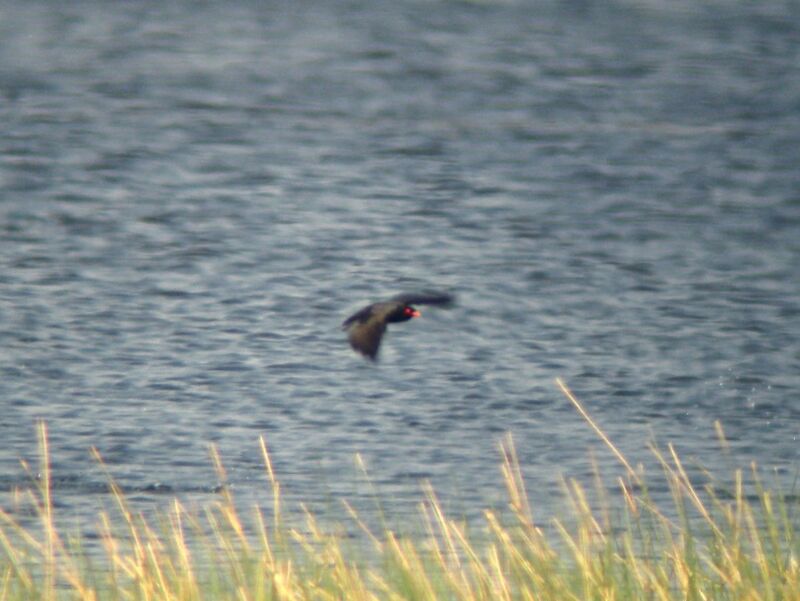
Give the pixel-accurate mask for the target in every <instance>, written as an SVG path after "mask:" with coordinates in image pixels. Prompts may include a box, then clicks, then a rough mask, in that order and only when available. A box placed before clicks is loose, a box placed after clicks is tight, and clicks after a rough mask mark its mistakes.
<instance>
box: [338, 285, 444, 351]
mask: <svg viewBox="0 0 800 601" xmlns="http://www.w3.org/2000/svg"><path fill="white" fill-rule="evenodd" d="M451 304H453V296H452V295H450V294H446V293H442V292H423V293H419V294H398V295H397V296H394V297H392V298H390V299H389V300H386V301H381V302H377V303H373V304H371V305H368V306H366V307H364V308H363V309H360V310H359V311H356V312H355V313H353V314H352V315H351V316H350V317H348V318H347V319H345V320H344V322H343V323H342V329H343V330H345V331H347V338H348V340H350V346H352V347H353V348H354V349H355V350H357V351H358V352H359V353H361V354H362V355H364V356H366V357H369V358H370V359H372V360H373V361H375V358H376V357H377V355H378V349H379V348H380V346H381V337H383V333H384V332H385V331H386V326H387V325H388V324H390V323H399V322H401V321H408V320H409V319H413V318H414V317H419V316H420V315H421V314H420V312H419V311H417V309H416V308H414V305H440V306H448V305H451Z"/></svg>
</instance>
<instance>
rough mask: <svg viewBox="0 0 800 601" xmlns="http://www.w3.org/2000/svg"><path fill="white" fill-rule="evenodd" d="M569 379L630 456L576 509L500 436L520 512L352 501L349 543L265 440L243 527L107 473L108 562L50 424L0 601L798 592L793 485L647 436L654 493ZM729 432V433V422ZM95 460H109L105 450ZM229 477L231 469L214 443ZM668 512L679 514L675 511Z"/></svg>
mask: <svg viewBox="0 0 800 601" xmlns="http://www.w3.org/2000/svg"><path fill="white" fill-rule="evenodd" d="M557 384H558V386H559V387H560V388H561V390H562V392H563V393H564V394H565V395H566V397H567V398H568V399H569V400H570V402H572V403H573V404H574V405H575V407H576V409H578V411H579V412H580V413H581V415H582V416H583V417H584V418H585V419H586V421H587V422H588V423H589V424H590V426H591V427H592V428H593V429H594V430H595V431H596V432H597V434H598V435H599V436H600V438H601V439H602V440H603V442H604V443H605V444H606V445H607V446H608V447H609V448H610V449H611V451H612V452H613V453H614V455H615V456H616V457H617V459H618V460H619V461H620V463H621V464H622V465H623V466H624V467H625V470H626V474H627V475H626V477H625V478H620V479H619V480H618V481H617V482H616V483H615V484H614V486H612V487H609V486H605V485H604V484H603V483H602V482H601V481H600V478H599V476H598V479H597V482H596V483H595V486H594V490H592V491H587V490H585V489H584V487H583V486H582V485H581V484H579V483H578V482H576V481H567V482H565V483H564V507H566V508H567V511H566V513H565V517H561V518H554V519H552V520H550V521H549V522H547V523H546V524H537V523H535V522H534V520H533V517H532V514H531V511H530V505H529V502H528V497H527V493H526V491H525V487H524V483H523V478H522V471H521V469H520V465H519V462H518V460H517V455H516V452H515V449H514V445H513V442H512V440H511V438H510V437H507V438H506V439H505V440H504V441H503V442H502V443H501V445H500V451H501V456H502V472H503V476H504V479H505V483H506V487H507V492H508V510H507V511H504V512H496V511H492V510H486V511H485V512H484V514H483V520H478V521H477V523H466V522H465V521H464V520H455V519H451V518H450V517H448V516H447V515H445V513H444V511H443V509H442V504H441V503H440V502H439V500H438V499H437V497H436V494H435V492H434V491H433V490H432V489H431V488H430V487H428V488H427V489H426V492H425V498H424V500H423V502H422V503H421V504H420V524H421V526H422V527H421V528H420V529H419V531H418V532H417V534H414V533H413V532H402V533H397V532H393V531H391V530H389V529H388V528H385V529H384V531H382V532H374V531H372V530H370V528H369V527H368V526H367V525H366V524H365V522H364V521H363V520H361V518H360V517H359V516H358V514H357V513H356V512H355V511H354V510H353V509H352V507H350V506H349V505H348V504H347V503H346V502H345V503H344V506H345V508H346V509H347V511H348V512H349V514H350V516H351V518H352V520H353V522H352V526H353V528H351V530H353V529H354V530H356V531H357V532H360V533H361V534H362V536H361V538H360V540H358V541H355V542H354V541H352V540H348V539H346V538H344V537H342V536H340V535H337V534H336V532H341V531H342V530H343V526H342V524H334V525H333V526H334V528H333V529H332V530H331V529H326V528H325V527H324V526H323V525H322V524H320V523H319V522H318V521H317V519H316V518H315V517H314V515H312V514H311V513H310V512H307V511H306V512H305V519H304V521H303V523H302V525H301V526H296V527H295V526H292V525H290V524H289V523H288V521H287V520H285V519H284V515H288V514H287V513H286V512H284V510H283V507H282V498H281V488H280V484H279V482H278V479H277V478H276V475H275V473H274V472H273V469H272V464H271V462H270V457H269V453H268V452H267V447H266V444H265V443H264V441H263V439H262V440H261V451H262V455H263V460H264V466H265V470H266V473H267V477H268V481H269V484H270V487H271V491H272V499H271V506H270V507H268V509H269V516H270V517H269V519H267V517H265V514H264V512H263V511H262V509H261V508H258V507H256V508H254V509H253V516H252V519H250V520H247V522H248V523H249V524H254V526H252V525H251V526H249V527H246V526H245V525H244V524H245V521H246V520H244V519H242V516H241V515H240V513H239V510H238V509H237V507H236V504H235V500H234V498H233V496H232V495H231V492H230V490H229V489H227V488H223V489H222V491H221V493H220V497H219V500H218V501H217V502H215V503H214V504H212V505H210V506H209V507H207V508H205V509H204V510H202V511H199V512H198V511H190V510H188V509H187V508H186V507H184V506H183V505H182V503H181V502H180V501H179V500H177V499H176V500H174V501H173V502H172V503H171V505H170V507H169V509H168V510H166V511H164V512H163V513H161V514H158V515H157V517H156V518H151V519H147V518H146V517H145V516H144V515H142V514H140V513H137V512H136V511H135V510H134V509H132V508H131V507H130V506H129V504H128V502H127V500H126V498H125V496H124V494H123V491H122V490H120V488H119V487H118V486H116V484H114V483H113V481H112V480H111V479H110V478H109V481H110V482H111V490H112V494H113V498H114V500H115V503H116V511H115V513H114V514H113V515H111V514H107V513H102V514H100V516H99V518H98V519H99V526H100V531H101V532H102V541H103V553H102V554H101V555H102V556H101V557H100V558H99V559H98V558H96V557H95V556H94V555H92V556H91V557H90V556H89V554H88V553H86V552H84V551H82V550H81V546H80V541H77V544H65V543H64V541H63V540H62V536H61V535H60V533H59V529H58V527H57V515H55V511H54V506H53V502H52V498H51V488H50V482H51V475H50V467H49V460H48V458H49V451H48V443H47V431H46V427H45V425H44V424H41V425H40V431H39V438H40V446H41V449H40V455H41V460H40V461H41V465H40V466H39V469H38V471H37V473H38V474H40V477H39V478H38V479H37V481H36V482H37V484H36V486H34V487H33V488H32V489H31V490H30V491H28V493H27V494H28V495H29V498H30V500H31V502H32V503H33V505H34V506H35V508H36V516H37V518H38V523H39V526H38V527H28V528H27V529H26V528H25V527H23V526H22V525H20V523H19V522H18V521H17V520H16V519H15V518H14V517H12V516H11V515H10V514H8V513H6V512H5V511H0V601H4V600H20V599H26V600H27V599H37V600H38V599H45V600H55V599H86V600H105V599H113V600H161V599H168V600H175V601H193V600H201V599H203V600H206V599H208V600H215V601H216V600H228V599H230V600H240V601H243V600H267V599H287V600H290V599H291V600H294V599H298V600H299V599H330V600H334V599H337V600H338V599H354V600H364V601H366V600H379V599H381V600H382V599H389V600H393V599H397V600H400V599H431V600H433V599H459V600H460V599H465V600H479V599H485V600H512V599H515V600H516V599H521V600H528V599H529V600H558V601H564V600H575V601H586V600H595V599H596V600H611V599H647V600H654V601H656V600H670V599H691V600H695V599H696V600H714V599H725V600H733V599H742V600H761V599H764V600H776V601H777V600H800V566H799V565H798V555H800V538H798V536H797V534H796V529H797V527H798V522H799V521H800V520H799V519H798V509H800V501H798V497H797V496H796V495H793V496H787V495H784V494H782V493H781V491H780V488H779V487H777V486H773V487H768V486H766V485H764V483H763V476H762V474H761V473H760V472H759V470H758V469H757V468H756V467H755V466H751V469H750V470H749V474H750V476H749V479H747V481H746V478H745V473H744V472H743V471H742V470H737V471H736V472H735V473H734V475H733V476H734V477H733V483H734V484H733V488H732V490H728V491H725V492H724V494H721V493H718V492H716V491H715V490H714V489H713V487H711V486H707V487H705V488H704V489H700V490H699V489H698V488H696V487H695V485H693V484H692V482H691V480H690V478H689V476H688V474H687V472H686V469H685V468H684V466H683V463H682V461H681V459H680V458H679V456H678V454H677V453H676V452H675V449H674V448H673V447H672V446H668V447H667V450H666V451H661V450H659V449H657V448H655V447H651V451H652V452H653V453H654V455H655V457H656V459H657V460H658V462H659V463H660V465H661V467H662V474H661V476H662V477H663V478H664V479H665V481H666V483H667V485H668V486H669V489H670V490H671V492H672V503H671V504H669V506H668V507H663V506H661V507H660V506H658V505H657V504H656V503H655V502H654V501H653V500H652V499H651V498H650V496H649V494H648V492H647V491H648V489H647V484H646V480H645V478H644V475H643V473H642V469H641V468H639V470H638V471H637V470H635V469H634V468H633V467H632V466H631V465H630V464H629V463H628V461H627V460H626V459H625V457H624V456H623V455H622V454H621V453H620V452H619V451H618V449H617V448H616V447H615V446H614V445H613V443H612V442H611V441H610V440H609V439H608V438H607V437H606V435H605V434H604V433H603V431H602V430H601V429H600V428H599V427H598V426H597V425H596V424H595V422H594V420H592V418H591V417H590V416H589V414H588V412H586V411H585V409H584V408H583V407H582V406H581V404H580V403H579V402H578V401H577V399H576V398H575V397H574V395H573V394H572V393H571V392H570V391H569V389H568V388H567V387H566V386H565V385H564V384H563V382H561V381H557ZM717 427H718V434H719V435H720V439H721V441H722V442H723V444H725V442H724V436H723V434H722V430H721V428H720V427H719V426H717ZM96 457H97V459H98V461H99V462H100V464H101V465H102V460H101V458H100V456H99V454H96ZM213 460H214V462H215V464H216V468H217V471H218V473H219V475H220V478H221V480H222V481H223V482H224V478H225V471H224V467H223V465H222V461H221V460H220V458H219V456H218V455H217V454H216V452H214V453H213ZM670 516H671V517H670Z"/></svg>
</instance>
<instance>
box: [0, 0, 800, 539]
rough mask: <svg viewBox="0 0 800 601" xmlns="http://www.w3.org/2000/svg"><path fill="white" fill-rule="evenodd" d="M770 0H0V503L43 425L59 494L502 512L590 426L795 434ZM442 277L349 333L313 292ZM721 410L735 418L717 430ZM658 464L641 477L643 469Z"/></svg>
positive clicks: (64, 503) (799, 250)
mask: <svg viewBox="0 0 800 601" xmlns="http://www.w3.org/2000/svg"><path fill="white" fill-rule="evenodd" d="M798 6H800V5H798V4H797V3H794V2H779V1H767V2H758V3H746V2H734V1H712V2H674V3H673V2H671V3H663V2H647V1H641V2H626V1H622V0H619V1H617V2H604V3H595V2H591V1H579V0H574V1H566V0H565V1H563V2H555V1H544V2H521V1H520V2H515V1H507V2H476V3H470V2H454V1H451V2H448V1H412V0H409V1H400V2H398V1H383V0H373V1H370V2H344V1H341V2H303V1H299V2H235V3H196V2H185V3H180V2H175V3H161V2H136V3H103V2H97V3H91V2H86V3H83V2H81V3H74V4H73V3H67V4H64V3H57V2H35V3H12V2H4V3H2V5H0V128H2V135H1V136H0V407H1V408H0V411H1V413H2V420H0V440H2V441H3V444H2V448H0V506H2V507H3V508H5V509H7V510H12V509H13V502H12V492H13V491H14V490H15V489H16V488H18V487H24V486H27V485H28V483H29V482H30V479H29V477H28V476H27V475H26V474H25V471H24V469H23V468H22V467H21V465H20V459H25V460H27V461H28V462H30V463H31V464H32V465H33V466H34V471H35V469H36V468H35V466H36V463H37V440H36V424H37V421H38V420H45V421H46V423H47V425H48V428H49V431H50V442H51V447H52V448H51V453H52V459H53V469H54V478H55V483H54V496H55V497H56V500H57V503H58V511H59V512H60V515H62V516H65V519H68V518H75V519H77V520H79V521H80V520H85V522H86V523H87V524H90V523H91V522H92V521H93V520H94V516H95V515H96V511H97V508H98V507H100V506H103V505H104V504H105V503H107V502H108V500H109V499H108V493H107V487H106V484H105V483H106V476H105V475H104V473H103V471H102V469H100V468H99V467H98V466H97V465H96V463H95V461H94V460H93V459H92V457H91V454H90V449H91V447H96V448H97V449H98V450H99V452H100V453H101V455H102V456H103V457H104V459H105V461H106V463H107V465H108V470H109V471H110V472H111V474H112V475H113V476H114V477H115V478H116V479H117V481H118V482H119V483H120V484H121V485H122V486H123V488H124V489H125V490H126V491H127V492H128V493H129V495H130V497H131V499H132V500H133V501H134V502H136V503H139V505H140V506H143V507H152V506H160V505H162V504H166V503H167V502H168V500H169V499H171V498H173V497H174V496H177V497H179V498H181V499H185V500H189V501H191V502H196V503H198V504H202V503H204V502H208V501H210V500H212V499H214V498H215V495H216V493H215V490H216V487H217V485H218V479H217V477H216V475H215V473H214V469H213V466H212V462H211V460H210V459H209V447H210V446H211V445H212V444H214V445H217V446H218V447H219V450H220V453H221V455H222V457H223V459H224V462H225V464H226V466H227V469H228V475H229V478H230V481H231V483H232V485H233V486H234V490H235V494H236V496H237V498H239V499H240V500H242V501H243V502H244V503H247V504H250V503H256V502H258V503H261V504H263V505H267V504H268V502H269V499H270V496H269V495H268V494H267V492H266V491H267V488H266V486H265V484H264V482H265V478H264V469H263V466H262V463H261V458H260V452H259V446H258V439H259V437H260V436H263V437H265V439H266V441H267V444H268V445H269V447H270V449H271V450H272V454H273V460H274V463H275V469H276V471H277V474H278V477H279V479H280V480H281V481H282V483H283V487H284V490H285V491H286V494H287V495H288V497H289V499H290V502H293V501H299V500H302V501H305V502H307V503H309V504H311V506H312V507H314V508H315V509H317V510H318V511H322V512H325V511H327V510H328V509H331V510H338V509H336V508H338V505H337V504H336V503H337V499H340V498H346V499H348V500H350V501H351V502H352V503H353V504H354V505H356V506H357V507H360V508H362V509H363V510H365V511H367V512H369V511H370V510H371V508H374V505H373V503H372V501H371V492H370V487H369V486H368V485H367V484H366V483H365V480H364V478H363V477H362V476H361V475H360V474H359V471H358V470H357V469H356V467H355V463H354V457H355V454H356V453H360V454H361V456H362V457H363V460H364V462H365V463H366V465H367V466H368V468H369V471H370V474H371V477H372V480H373V482H374V484H375V486H376V487H377V489H378V491H379V492H380V494H381V496H382V498H383V501H384V505H385V506H387V509H389V510H390V513H394V514H395V515H403V514H405V513H408V512H414V511H415V502H416V501H417V500H419V499H420V498H421V493H420V483H421V482H423V481H426V480H427V481H430V482H431V483H432V484H433V485H434V487H435V488H436V489H437V490H438V491H439V493H440V494H441V496H442V498H443V499H444V500H445V503H446V505H447V507H448V508H449V509H451V510H452V511H453V512H456V513H458V512H461V513H465V514H470V515H475V514H478V513H479V512H480V510H481V509H482V508H484V507H486V506H488V505H501V504H502V503H503V499H504V498H505V497H504V492H503V487H502V479H501V475H500V471H499V469H498V465H499V462H500V456H499V453H498V451H497V445H498V442H499V441H500V440H501V438H502V437H503V435H504V434H505V433H506V432H511V433H512V434H513V436H514V438H515V441H516V445H517V450H518V453H519V455H520V459H521V461H522V463H523V465H524V473H525V476H526V478H527V481H528V485H529V487H530V489H531V498H532V503H533V504H534V514H535V515H539V516H545V515H548V514H549V513H550V511H551V509H552V507H553V501H554V500H555V499H557V495H558V487H559V482H560V478H561V477H564V476H565V477H575V478H579V479H586V478H587V477H588V476H589V474H590V473H591V470H592V466H591V457H590V455H591V454H594V456H595V458H596V460H597V462H598V463H599V465H600V467H601V469H602V470H603V472H604V473H605V474H607V475H608V476H609V481H613V480H612V478H613V476H615V475H618V474H620V473H622V472H621V469H620V467H619V465H618V464H617V463H616V461H615V459H614V458H613V457H612V456H611V455H610V454H609V453H608V451H607V450H606V449H605V448H604V447H603V446H602V445H601V443H600V442H599V441H598V439H597V437H596V435H595V434H594V433H593V432H592V431H591V430H590V429H589V428H588V426H587V425H586V424H585V423H584V422H583V420H582V419H581V418H580V417H579V416H578V415H577V414H576V412H575V410H574V409H573V408H572V407H571V406H570V405H569V403H568V402H567V400H566V399H565V398H564V397H563V395H561V393H560V392H559V391H558V390H557V388H556V386H555V385H554V379H555V378H556V377H561V378H563V379H564V380H565V381H566V382H567V383H568V384H569V385H570V386H571V387H572V389H573V390H574V391H575V393H576V394H577V395H578V396H579V397H580V398H581V399H582V400H583V402H584V403H585V405H586V407H587V409H588V410H589V411H590V412H591V413H592V414H593V415H594V416H595V418H596V419H597V421H598V423H599V424H600V425H601V427H603V428H604V429H605V431H606V432H607V433H608V435H609V436H610V437H611V439H612V440H614V441H615V443H616V444H617V445H618V446H619V447H620V448H621V449H622V451H623V452H624V453H626V454H627V456H628V458H629V460H631V461H632V462H639V461H641V462H644V463H645V464H646V465H648V466H650V467H649V468H648V469H649V470H650V471H652V472H657V470H656V469H655V468H654V467H653V464H654V462H653V461H652V459H650V455H649V453H648V451H647V449H646V444H647V442H648V441H649V440H651V439H653V438H655V439H656V440H658V441H659V442H660V443H661V444H666V443H667V442H673V443H674V444H675V445H676V446H677V448H678V450H679V452H680V453H681V454H682V455H683V456H684V458H685V459H686V460H687V462H690V460H695V461H697V463H699V464H701V465H703V466H706V467H708V468H709V469H711V470H712V471H713V472H719V473H721V474H724V473H726V472H727V471H729V470H730V468H732V467H746V466H747V464H748V463H749V462H750V461H752V460H755V461H757V462H758V463H759V464H761V465H762V466H764V467H766V468H769V469H774V470H776V473H777V474H778V477H779V478H782V479H784V480H785V482H787V483H788V484H789V485H791V482H792V481H793V479H794V477H795V476H796V475H797V470H798V459H799V458H800V443H799V442H798V437H799V436H800V396H798V393H799V392H800V51H799V50H798V49H799V48H800V8H798ZM428 288H434V289H445V290H451V291H454V292H455V293H456V294H457V295H458V304H457V306H456V307H454V308H452V309H450V310H439V309H436V308H429V309H425V308H423V312H424V316H423V319H419V320H414V321H413V322H410V323H408V324H402V325H399V326H396V327H393V328H392V329H391V331H390V334H389V336H388V338H387V339H386V340H385V343H384V348H383V349H382V356H381V361H380V362H379V363H378V364H376V365H373V364H370V363H369V362H366V361H364V360H363V359H362V358H361V357H359V356H357V355H355V354H354V353H353V352H352V351H351V350H350V349H349V347H348V346H347V344H346V341H345V340H344V335H343V333H342V332H341V331H340V329H339V325H340V323H341V321H342V320H343V319H344V318H345V317H347V315H349V314H350V312H352V311H354V310H356V309H358V308H359V307H360V306H362V305H364V304H366V303H368V302H371V301H373V300H377V299H380V298H382V297H384V296H387V295H391V294H395V293H397V292H401V291H413V290H419V289H428ZM716 420H719V421H720V422H721V424H722V426H723V427H724V429H725V432H726V433H727V436H728V438H729V440H730V443H731V449H730V452H729V453H727V454H726V453H723V452H721V451H720V447H719V445H718V443H717V438H716V434H715V431H714V422H715V421H716ZM664 491H665V489H664V488H663V487H662V488H659V487H658V486H655V487H654V493H655V494H656V495H658V494H662V493H664Z"/></svg>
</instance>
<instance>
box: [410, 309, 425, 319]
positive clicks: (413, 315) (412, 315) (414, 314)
mask: <svg viewBox="0 0 800 601" xmlns="http://www.w3.org/2000/svg"><path fill="white" fill-rule="evenodd" d="M411 317H422V313H420V312H419V311H417V310H416V309H415V310H414V312H413V313H412V314H411Z"/></svg>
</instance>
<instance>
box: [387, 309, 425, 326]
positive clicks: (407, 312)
mask: <svg viewBox="0 0 800 601" xmlns="http://www.w3.org/2000/svg"><path fill="white" fill-rule="evenodd" d="M420 315H422V313H420V312H419V311H417V310H416V309H415V308H414V307H412V306H411V305H402V306H400V307H398V308H397V309H395V310H394V311H392V313H391V314H390V315H389V318H388V319H387V320H386V321H388V322H390V323H398V322H401V321H408V320H409V319H413V318H414V317H419V316H420Z"/></svg>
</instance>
